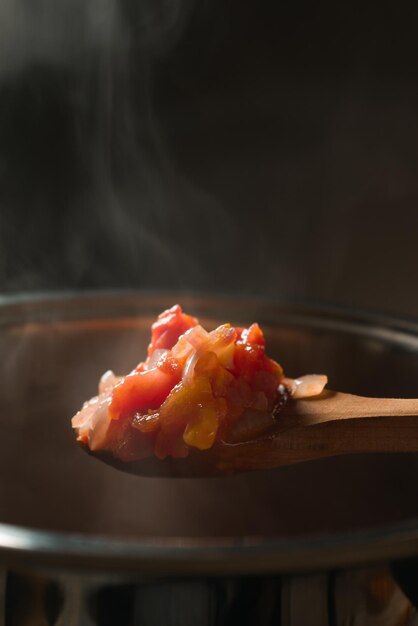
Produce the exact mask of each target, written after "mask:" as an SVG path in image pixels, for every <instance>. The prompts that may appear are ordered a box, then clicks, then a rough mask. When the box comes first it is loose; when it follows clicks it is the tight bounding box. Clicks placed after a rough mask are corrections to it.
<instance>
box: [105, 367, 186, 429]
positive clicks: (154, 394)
mask: <svg viewBox="0 0 418 626" xmlns="http://www.w3.org/2000/svg"><path fill="white" fill-rule="evenodd" d="M180 377H181V372H180V371H178V370H171V372H167V371H164V370H162V369H160V368H155V369H152V370H148V371H145V372H133V373H132V374H129V375H128V376H125V378H123V379H122V380H121V381H120V383H118V384H117V385H116V387H114V389H113V392H112V399H111V402H110V406H109V414H110V416H111V417H112V419H118V418H119V417H121V416H122V415H126V414H132V415H133V414H134V413H140V412H142V411H144V412H147V411H148V409H158V408H159V407H160V406H161V405H162V403H163V402H164V400H165V399H166V398H167V396H168V394H169V393H170V391H171V390H172V389H173V387H174V386H175V385H177V383H178V382H179V380H180Z"/></svg>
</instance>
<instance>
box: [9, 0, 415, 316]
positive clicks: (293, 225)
mask: <svg viewBox="0 0 418 626" xmlns="http://www.w3.org/2000/svg"><path fill="white" fill-rule="evenodd" d="M417 18H418V10H417V9H415V8H414V5H412V3H411V4H410V5H409V4H404V3H386V4H385V3H383V4H379V5H377V4H375V3H371V2H366V3H360V2H335V3H334V2H331V1H328V2H319V3H318V2H309V1H307V0H306V1H304V2H295V1H287V0H286V1H281V0H277V1H267V0H257V1H256V0H253V1H250V0H240V1H238V0H213V1H209V0H200V1H199V2H197V1H196V2H192V1H191V0H181V1H179V2H177V3H175V2H172V1H168V0H148V1H145V0H143V1H142V2H139V1H136V2H134V1H133V0H131V1H130V2H122V1H120V2H119V3H114V2H110V1H109V2H107V3H106V2H95V1H94V0H88V1H87V0H83V1H80V0H72V1H70V0H60V1H58V0H49V2H48V1H47V0H42V1H41V0H33V2H32V3H27V2H25V0H15V2H12V1H11V0H7V1H6V0H4V4H3V8H2V9H1V10H0V23H1V24H2V26H0V57H1V61H0V292H3V293H7V292H20V291H34V290H49V289H53V290H56V289H72V288H76V289H88V288H92V287H93V288H96V287H99V288H112V287H118V288H135V289H136V288H145V289H150V288H151V289H160V288H161V289H162V288H169V289H174V290H177V289H179V290H189V291H190V290H200V291H207V290H214V291H217V290H220V291H234V292H237V293H242V292H246V293H250V294H251V293H252V294H255V295H256V294H262V295H266V296H271V297H291V298H297V299H308V300H313V301H315V302H327V303H334V304H343V305H347V306H350V307H354V308H365V309H372V310H379V311H384V312H389V313H393V312H394V313H398V314H401V315H409V316H412V317H417V316H418V290H417V285H416V283H417V276H418V272H417V269H418V267H417V264H418V246H417V234H418V211H417V203H418V177H417V167H418V90H417V87H418V82H417V81H418V78H417V76H418V72H417V65H418V57H417V54H418V37H417V35H416V33H417V24H418V20H417Z"/></svg>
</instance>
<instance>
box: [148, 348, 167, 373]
mask: <svg viewBox="0 0 418 626" xmlns="http://www.w3.org/2000/svg"><path fill="white" fill-rule="evenodd" d="M168 352H169V350H164V349H163V348H157V349H156V350H154V352H153V353H152V355H151V356H150V358H149V359H148V360H147V362H146V364H145V369H146V370H152V369H153V368H154V367H157V364H158V361H159V360H160V359H161V357H163V356H164V355H165V354H167V353H168Z"/></svg>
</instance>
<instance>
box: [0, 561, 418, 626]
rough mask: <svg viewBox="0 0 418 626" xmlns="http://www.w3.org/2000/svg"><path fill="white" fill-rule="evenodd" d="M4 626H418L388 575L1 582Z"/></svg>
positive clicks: (382, 571)
mask: <svg viewBox="0 0 418 626" xmlns="http://www.w3.org/2000/svg"><path fill="white" fill-rule="evenodd" d="M3 585H4V587H3V589H4V598H5V622H4V624H5V626H34V624H36V625H39V626H41V625H42V626H44V625H45V626H47V625H50V626H157V625H158V626H162V625H164V626H177V625H181V626H189V625H190V626H230V625H231V624H232V625H233V624H239V626H254V625H257V626H327V625H328V626H336V625H339V624H373V626H379V625H380V624H381V625H382V626H389V625H390V626H392V625H394V624H398V625H401V624H402V625H403V626H416V624H418V613H417V611H416V610H415V608H413V606H412V604H411V602H410V601H409V600H408V599H407V597H406V596H405V595H404V593H403V592H402V590H401V589H400V587H399V586H398V584H397V583H396V582H395V579H394V577H393V576H392V575H391V572H390V569H389V568H388V567H380V568H370V569H358V570H350V571H341V572H334V573H323V574H312V575H303V576H301V575H297V576H296V575H295V576H293V575H288V576H281V577H272V576H269V577H246V578H228V579H226V578H202V579H200V578H193V579H147V580H133V579H123V578H120V579H119V578H118V577H113V579H112V578H111V577H109V576H105V575H102V576H89V575H87V574H85V575H79V574H68V575H60V576H57V577H54V575H53V574H51V576H47V575H45V574H39V573H34V572H32V573H31V572H29V571H23V570H20V571H9V572H7V574H5V575H4V576H3Z"/></svg>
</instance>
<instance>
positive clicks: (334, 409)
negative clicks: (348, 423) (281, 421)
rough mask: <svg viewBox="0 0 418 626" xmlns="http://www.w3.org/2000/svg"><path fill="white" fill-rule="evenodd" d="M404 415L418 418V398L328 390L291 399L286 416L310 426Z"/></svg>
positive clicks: (393, 417)
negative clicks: (337, 421) (336, 421)
mask: <svg viewBox="0 0 418 626" xmlns="http://www.w3.org/2000/svg"><path fill="white" fill-rule="evenodd" d="M402 415H410V416H412V415H416V416H417V417H418V399H416V398H413V399H410V398H365V397H362V396H355V395H352V394H349V393H340V392H335V391H330V390H325V391H324V392H323V393H322V394H321V395H320V396H317V397H314V398H308V399H304V400H298V401H297V402H289V403H288V405H287V407H286V410H285V417H286V418H287V417H290V418H291V419H292V420H293V425H294V424H295V421H296V422H299V423H301V424H302V423H303V424H306V425H310V424H319V423H323V422H328V421H334V420H346V419H350V420H351V419H364V418H368V417H391V418H392V419H393V420H395V423H396V424H397V423H398V422H397V421H396V420H397V419H398V417H400V416H402Z"/></svg>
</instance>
